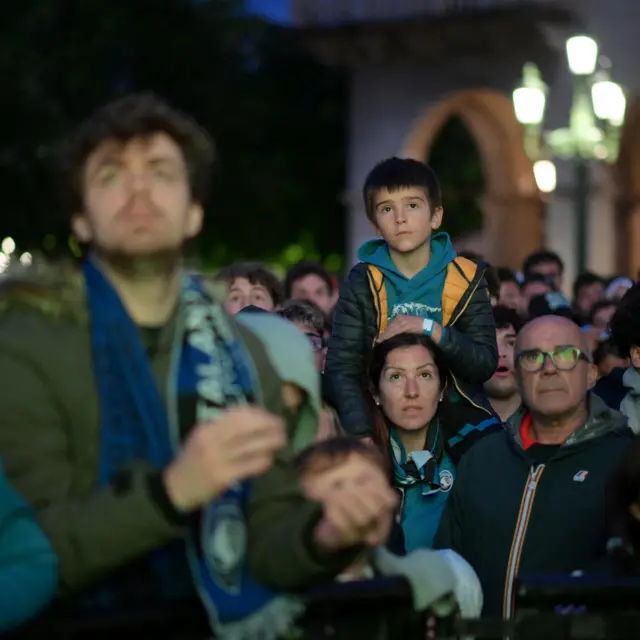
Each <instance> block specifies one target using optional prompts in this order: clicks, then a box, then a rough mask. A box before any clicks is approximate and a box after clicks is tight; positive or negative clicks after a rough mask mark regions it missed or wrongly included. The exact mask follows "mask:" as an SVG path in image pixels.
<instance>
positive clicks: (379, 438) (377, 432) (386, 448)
mask: <svg viewBox="0 0 640 640" xmlns="http://www.w3.org/2000/svg"><path fill="white" fill-rule="evenodd" d="M414 346H420V347H424V348H425V349H426V350H427V351H428V352H429V353H430V354H431V356H432V357H433V362H434V363H435V365H436V369H437V370H438V377H439V379H440V388H441V389H446V388H448V386H449V384H448V383H449V378H450V374H449V367H448V366H447V363H446V361H445V358H444V355H443V354H442V352H441V351H440V349H438V347H437V345H436V344H435V343H434V342H433V340H432V339H431V338H430V337H429V336H425V335H421V334H417V333H400V334H398V335H396V336H393V338H389V339H388V340H385V341H383V342H378V343H376V345H375V347H374V348H373V353H372V357H371V366H370V367H369V383H370V387H371V391H372V393H369V394H367V401H368V405H369V415H370V417H371V427H372V435H373V441H374V442H375V443H376V445H377V446H378V447H379V448H380V450H381V451H382V453H383V454H384V459H385V463H386V465H387V471H388V473H389V475H391V472H392V465H391V447H390V445H389V425H388V423H387V419H386V417H385V415H384V413H383V412H382V408H381V407H379V406H377V405H376V403H375V401H374V399H373V392H375V393H378V391H379V390H380V378H381V377H382V372H383V371H384V367H385V365H386V363H387V357H388V356H389V354H390V353H391V352H392V351H395V350H396V349H401V348H403V347H414Z"/></svg>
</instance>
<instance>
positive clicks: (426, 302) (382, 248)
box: [358, 231, 456, 324]
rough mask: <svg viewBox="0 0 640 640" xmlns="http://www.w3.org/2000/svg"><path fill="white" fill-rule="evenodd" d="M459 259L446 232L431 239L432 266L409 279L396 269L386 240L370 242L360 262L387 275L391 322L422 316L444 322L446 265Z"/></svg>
mask: <svg viewBox="0 0 640 640" xmlns="http://www.w3.org/2000/svg"><path fill="white" fill-rule="evenodd" d="M455 257H456V252H455V251H454V250H453V245H452V244H451V239H450V238H449V235H448V234H447V233H445V232H443V231H440V232H438V233H435V234H433V236H431V258H430V260H429V264H427V266H426V267H425V268H424V269H422V271H419V272H418V273H416V275H415V276H413V278H407V277H406V276H404V275H403V274H402V273H400V271H399V270H398V269H397V267H396V266H395V264H393V261H392V260H391V256H390V255H389V246H388V245H387V243H386V241H385V240H382V239H381V238H377V239H375V240H368V241H367V242H365V243H364V244H363V245H362V246H361V247H360V248H359V249H358V259H359V260H360V261H361V262H365V263H366V264H372V265H375V266H376V267H378V269H380V271H382V273H383V275H384V281H385V286H386V290H387V300H388V302H389V320H392V319H393V318H395V317H396V316H419V317H421V318H431V319H432V320H433V321H434V322H437V323H439V324H441V323H442V289H443V288H444V281H445V278H446V276H447V266H448V265H449V263H450V262H451V261H452V260H453V259H454V258H455Z"/></svg>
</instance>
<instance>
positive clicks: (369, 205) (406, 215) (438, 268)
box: [324, 158, 498, 436]
mask: <svg viewBox="0 0 640 640" xmlns="http://www.w3.org/2000/svg"><path fill="white" fill-rule="evenodd" d="M364 200H365V206H366V212H367V217H368V218H369V220H370V221H371V223H372V224H373V226H374V229H375V231H376V233H377V235H378V236H381V237H380V238H378V239H376V240H370V241H368V242H365V243H364V244H363V245H362V246H361V247H360V249H359V250H358V258H359V259H360V263H359V264H357V265H356V266H355V267H354V268H353V269H352V270H351V272H350V273H349V276H348V277H347V279H346V281H345V282H344V283H343V285H342V288H341V290H340V297H339V299H338V304H337V308H336V312H335V316H334V324H333V332H332V336H331V339H330V341H329V350H328V353H327V361H326V366H325V376H324V385H325V388H324V392H325V397H326V398H327V400H328V401H329V402H330V403H331V404H332V405H333V406H334V407H335V408H336V410H337V411H338V415H339V416H340V420H341V423H342V426H343V428H344V429H345V431H346V432H347V433H350V434H352V435H358V436H369V435H370V430H369V424H368V422H369V421H368V417H367V416H368V412H367V402H366V396H365V393H366V387H365V384H366V383H365V380H366V379H367V370H368V368H369V360H370V357H371V350H372V346H373V343H374V342H375V341H376V340H386V339H388V338H390V337H392V336H393V335H396V334H398V333H403V332H413V333H425V334H427V335H429V336H431V338H432V339H433V340H434V342H435V343H436V344H438V346H439V347H440V349H441V350H442V352H443V353H444V355H445V357H446V359H447V362H448V364H449V366H450V368H451V372H452V374H453V377H454V381H455V384H454V387H455V389H454V390H453V392H454V395H455V396H457V400H458V401H464V402H468V403H470V404H471V405H474V406H477V407H482V408H484V409H485V410H486V411H487V413H491V408H490V406H489V404H488V402H487V400H486V399H485V398H484V395H483V394H482V383H483V382H485V381H486V380H488V379H489V378H490V377H491V376H492V375H493V373H494V372H495V370H496V367H497V364H498V350H497V346H496V333H495V324H494V321H493V313H492V309H491V302H490V300H489V295H488V293H487V285H486V281H485V277H484V272H485V265H483V264H482V263H481V262H479V261H478V262H477V263H476V262H472V261H471V260H468V259H465V258H459V257H458V258H457V257H456V254H455V252H454V250H453V247H452V245H451V241H450V239H449V236H448V235H447V234H446V233H442V232H439V233H437V230H438V228H439V227H440V224H441V222H442V214H443V209H442V200H441V194H440V186H439V184H438V180H437V178H436V176H435V174H434V172H433V171H432V170H431V169H430V168H429V167H428V166H427V165H425V164H423V163H422V162H419V161H417V160H411V159H401V158H390V159H388V160H385V161H383V162H381V163H380V164H378V165H377V166H376V167H374V169H373V170H372V171H371V173H370V174H369V176H368V177H367V180H366V182H365V185H364Z"/></svg>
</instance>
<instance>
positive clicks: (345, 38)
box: [292, 0, 640, 281]
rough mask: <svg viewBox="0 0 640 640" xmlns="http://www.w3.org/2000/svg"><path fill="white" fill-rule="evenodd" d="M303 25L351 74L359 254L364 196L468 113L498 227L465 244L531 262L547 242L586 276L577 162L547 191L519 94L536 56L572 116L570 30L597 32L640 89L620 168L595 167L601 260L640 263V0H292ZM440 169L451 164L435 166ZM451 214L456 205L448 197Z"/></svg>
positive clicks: (354, 234)
mask: <svg viewBox="0 0 640 640" xmlns="http://www.w3.org/2000/svg"><path fill="white" fill-rule="evenodd" d="M292 3H293V4H292V8H293V24H294V26H295V27H296V28H297V29H298V30H299V31H300V34H301V36H302V37H303V38H304V41H305V42H306V44H307V46H308V47H310V48H311V50H312V51H313V52H314V53H315V54H316V55H317V56H318V57H319V58H320V59H321V60H322V61H323V62H324V63H325V64H328V65H340V66H343V67H346V68H347V69H348V71H349V76H350V107H349V131H350V133H349V149H348V154H349V157H348V167H349V174H348V176H347V184H348V201H349V220H348V230H347V235H348V238H349V258H350V259H351V260H352V261H353V260H354V256H355V250H356V249H357V247H358V246H359V245H360V244H361V243H362V242H363V241H364V240H366V239H367V238H369V237H371V235H372V230H371V228H370V226H369V223H368V222H367V219H366V216H365V214H364V209H363V203H362V202H361V198H360V190H361V187H362V183H363V181H364V178H365V176H366V174H367V173H368V171H369V170H370V169H371V168H372V166H373V165H374V164H375V163H376V162H377V161H379V160H381V159H383V158H385V157H388V156H391V155H403V156H409V157H415V158H418V159H421V160H428V158H429V150H430V147H431V144H432V143H433V140H434V138H435V137H436V135H437V134H438V132H439V130H440V129H441V127H442V126H443V125H444V123H445V122H446V121H447V120H448V119H449V118H451V117H452V116H459V117H461V118H462V119H463V121H464V122H465V124H466V126H467V128H468V129H469V131H470V133H471V135H472V136H473V137H474V139H475V141H476V143H477V147H478V149H479V152H480V155H481V158H482V162H483V167H484V175H485V183H486V184H485V195H484V199H483V211H484V228H483V231H482V232H481V233H479V234H477V235H476V236H475V237H473V238H467V239H463V241H462V242H461V243H460V246H461V247H464V248H474V249H475V250H478V251H480V252H481V253H482V254H483V255H484V256H485V257H486V258H487V259H488V260H489V261H491V262H493V263H494V264H497V265H505V266H510V267H513V268H518V267H520V266H521V264H522V259H523V258H524V257H525V256H526V255H527V254H528V253H530V252H531V251H533V250H535V249H538V248H540V247H542V246H545V247H548V248H551V249H554V250H556V251H558V252H559V253H560V255H561V256H562V257H563V258H564V260H565V262H566V264H567V281H571V280H572V279H573V276H574V275H575V270H574V268H573V265H574V263H575V249H576V247H575V233H574V229H575V225H574V221H573V217H574V216H573V199H574V198H573V196H574V193H575V185H574V184H573V182H572V171H571V167H570V166H569V165H567V164H566V163H563V162H561V161H559V162H557V163H556V164H557V167H558V186H557V189H556V191H555V192H554V193H553V194H551V195H550V196H549V197H548V198H547V199H546V201H543V198H542V197H541V194H540V193H539V192H538V190H537V187H536V183H535V179H534V176H533V169H532V164H531V161H530V160H529V159H528V157H527V156H526V154H525V151H524V145H523V130H522V126H521V125H520V124H519V123H518V122H517V121H516V118H515V113H514V109H513V105H512V102H511V94H512V91H513V89H514V88H516V87H517V86H518V85H519V83H520V81H521V73H522V67H523V65H524V63H525V62H527V61H532V62H535V63H536V64H537V65H538V67H539V68H540V69H541V71H542V74H543V76H544V78H545V81H546V82H547V84H549V86H550V91H549V95H548V98H547V104H548V106H547V117H546V120H545V126H546V127H548V128H556V127H560V126H567V122H568V117H569V109H570V102H571V83H572V78H571V75H570V72H569V69H568V67H567V62H566V57H565V50H564V45H565V42H566V39H567V38H568V37H569V36H571V35H574V34H576V33H581V32H584V33H586V34H588V35H590V36H592V37H593V38H595V39H596V41H597V42H598V44H599V46H600V51H601V53H602V54H603V55H605V56H607V57H608V58H609V59H610V60H611V62H612V73H613V76H614V79H615V80H616V81H617V82H619V83H621V84H622V85H623V87H624V88H625V90H626V91H627V98H628V108H627V116H626V122H625V125H624V129H623V134H622V135H623V139H622V151H621V154H620V158H619V161H618V163H617V165H616V166H613V167H612V166H602V165H599V164H595V163H594V164H593V166H592V167H591V169H590V171H591V180H590V186H589V204H590V207H589V221H588V230H589V233H588V250H587V255H588V266H589V267H590V268H591V269H593V270H595V271H597V272H599V273H602V274H603V275H610V274H614V273H616V272H630V273H632V274H633V275H635V273H636V271H637V270H638V269H640V149H639V147H640V105H638V104H637V103H636V100H635V96H636V95H640V74H638V73H636V71H637V67H638V63H637V60H639V59H640V57H639V55H638V54H640V38H638V37H637V34H636V33H635V31H636V28H635V25H637V24H640V3H636V2H632V1H629V0H607V2H602V0H565V1H563V0H292ZM434 168H435V170H436V172H437V167H434ZM445 216H446V203H445Z"/></svg>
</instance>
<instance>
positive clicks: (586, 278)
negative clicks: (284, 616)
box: [573, 271, 604, 300]
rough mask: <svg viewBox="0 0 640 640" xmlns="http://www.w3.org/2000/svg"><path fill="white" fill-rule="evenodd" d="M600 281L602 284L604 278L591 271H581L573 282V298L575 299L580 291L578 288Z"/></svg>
mask: <svg viewBox="0 0 640 640" xmlns="http://www.w3.org/2000/svg"><path fill="white" fill-rule="evenodd" d="M597 283H600V284H602V286H604V280H603V279H602V278H601V277H600V276H599V275H597V274H595V273H593V272H592V271H583V272H582V273H581V274H579V275H578V277H577V278H576V279H575V282H574V283H573V299H574V300H575V299H576V298H577V297H578V294H579V293H580V289H582V288H583V287H588V286H589V285H592V284H597Z"/></svg>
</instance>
